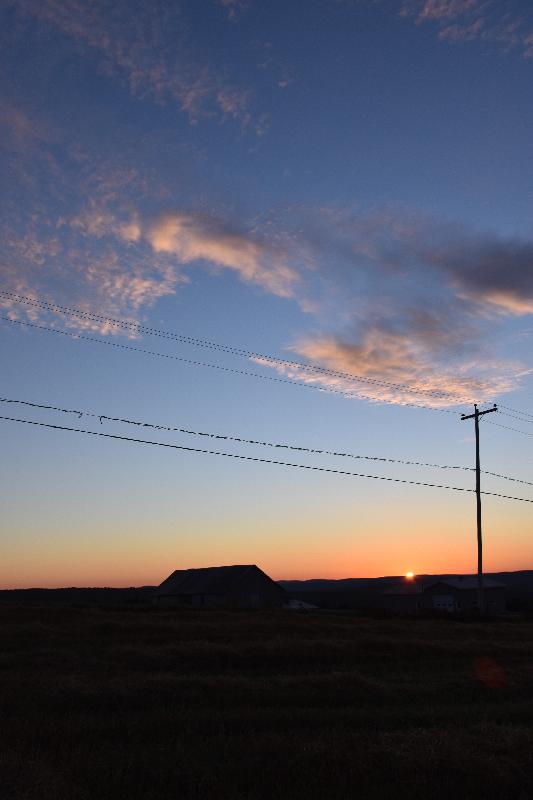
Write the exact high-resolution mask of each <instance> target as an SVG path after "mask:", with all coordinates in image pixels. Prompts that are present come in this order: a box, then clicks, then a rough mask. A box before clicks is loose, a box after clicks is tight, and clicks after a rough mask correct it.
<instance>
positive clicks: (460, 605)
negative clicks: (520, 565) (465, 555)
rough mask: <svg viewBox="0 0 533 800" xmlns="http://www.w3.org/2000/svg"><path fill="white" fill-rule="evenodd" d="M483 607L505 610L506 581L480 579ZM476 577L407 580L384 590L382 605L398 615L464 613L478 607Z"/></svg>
mask: <svg viewBox="0 0 533 800" xmlns="http://www.w3.org/2000/svg"><path fill="white" fill-rule="evenodd" d="M483 589H484V596H485V606H486V611H487V613H488V614H501V613H503V612H504V611H505V584H504V583H499V581H495V580H493V579H492V578H484V579H483ZM477 591H478V585H477V576H475V575H474V576H470V575H469V576H465V577H457V578H456V577H452V578H437V579H436V580H432V581H430V582H428V583H409V584H404V585H402V586H397V587H395V588H394V589H388V590H387V591H386V592H383V595H382V597H383V601H384V602H383V605H384V607H385V608H386V609H387V610H388V611H394V612H395V613H398V614H417V613H419V612H420V611H447V612H449V613H456V614H464V613H469V612H472V611H476V610H477V608H478V595H477Z"/></svg>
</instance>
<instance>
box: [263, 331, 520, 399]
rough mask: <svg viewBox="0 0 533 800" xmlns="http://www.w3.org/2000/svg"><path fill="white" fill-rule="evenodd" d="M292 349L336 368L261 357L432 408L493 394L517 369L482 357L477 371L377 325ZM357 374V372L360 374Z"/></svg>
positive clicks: (315, 379)
mask: <svg viewBox="0 0 533 800" xmlns="http://www.w3.org/2000/svg"><path fill="white" fill-rule="evenodd" d="M293 350H294V351H295V352H296V353H298V354H299V355H300V356H301V357H302V358H303V359H304V360H305V361H306V362H311V363H313V364H317V365H320V366H322V367H325V368H326V370H331V371H332V373H333V374H331V373H327V372H320V371H317V372H311V371H309V370H307V369H305V368H301V367H298V366H297V365H287V364H281V363H272V362H270V363H268V362H266V361H265V362H261V360H260V359H257V360H258V361H260V362H261V363H264V364H265V366H270V367H275V368H276V369H277V370H278V372H280V373H282V374H285V375H288V376H290V377H291V378H295V379H298V380H300V381H302V382H305V383H313V384H315V385H318V386H322V387H324V388H335V389H336V390H341V391H343V392H346V393H348V394H350V393H353V394H354V396H357V397H361V396H363V397H366V398H367V399H369V400H374V401H376V402H380V401H381V402H389V403H390V402H392V403H398V404H400V405H401V404H405V403H407V404H416V405H420V404H421V405H429V406H431V407H433V408H445V407H447V406H452V405H456V404H458V403H463V404H464V403H465V402H466V401H467V400H469V401H470V400H472V398H473V399H475V401H476V402H478V401H479V402H483V401H485V400H491V399H493V398H494V397H495V396H496V395H498V394H500V393H502V392H507V391H510V390H511V389H512V388H514V386H515V385H516V379H515V377H514V375H515V374H516V371H517V369H518V367H516V366H515V365H510V364H509V363H506V364H502V363H501V362H495V361H492V362H490V361H484V362H483V375H479V370H478V368H477V365H476V364H475V363H471V362H466V361H462V362H461V363H457V362H456V363H450V364H443V363H442V362H437V363H436V361H435V355H434V352H433V349H432V347H431V345H428V346H424V344H423V342H422V341H421V340H420V339H417V338H416V337H414V336H410V335H409V334H399V333H397V332H390V331H387V330H384V329H381V328H379V327H378V326H375V327H372V328H370V329H369V330H367V331H366V333H364V334H363V335H362V337H361V338H360V339H359V340H357V341H347V340H342V339H340V338H337V337H334V336H323V337H320V336H319V337H315V338H308V339H304V340H302V341H300V342H299V343H298V344H296V345H295V346H294V347H293ZM476 373H478V375H479V376H478V377H476ZM350 376H353V377H350ZM355 376H359V380H357V377H355ZM489 376H490V381H489V380H488V378H489Z"/></svg>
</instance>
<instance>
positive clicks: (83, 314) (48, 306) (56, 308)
mask: <svg viewBox="0 0 533 800" xmlns="http://www.w3.org/2000/svg"><path fill="white" fill-rule="evenodd" d="M0 295H2V296H4V297H7V298H9V299H10V300H12V301H14V302H18V303H23V304H25V305H29V306H31V307H34V308H41V309H43V310H47V311H52V312H54V313H58V314H66V315H70V316H74V317H79V318H80V319H85V320H89V321H95V322H99V323H104V324H107V325H112V326H113V327H118V328H122V329H124V330H128V331H134V332H136V333H144V334H146V335H148V336H158V337H162V338H165V339H170V340H173V341H178V342H180V343H183V344H190V345H194V346H196V347H205V348H209V349H213V350H218V351H222V352H224V353H229V354H231V355H236V356H240V357H245V358H252V359H259V360H261V361H266V362H268V363H269V364H273V365H280V366H285V367H292V368H297V369H302V370H305V371H310V372H314V373H320V374H322V375H327V376H331V377H337V378H342V379H345V380H351V381H357V382H362V383H369V384H372V385H375V386H379V387H383V388H389V389H394V390H397V391H409V392H410V393H414V394H420V395H424V396H427V397H435V398H438V399H440V400H446V399H449V400H450V402H464V403H470V402H473V400H472V399H471V398H468V397H454V396H453V395H452V394H451V393H450V392H447V391H443V390H438V389H422V388H420V387H415V386H408V385H407V384H402V383H394V382H390V381H385V380H381V379H379V378H371V377H369V376H366V375H357V374H355V373H350V372H343V371H340V370H334V369H331V368H330V367H323V366H320V365H318V364H309V363H304V362H301V361H292V360H289V359H284V358H278V357H277V356H270V355H265V354H263V353H257V352H255V351H252V350H247V349H245V348H240V347H234V346H232V345H226V344H221V343H219V342H212V341H209V340H207V339H200V338H197V337H194V336H187V335H185V334H179V333H174V332H169V331H162V330H159V329H157V328H151V327H148V326H146V325H142V324H140V323H138V322H131V321H128V320H121V319H115V318H113V317H105V316H103V315H100V314H95V313H94V312H91V311H83V310H82V309H77V308H71V307H68V306H62V305H59V304H56V303H49V302H47V301H46V300H38V299H35V298H31V297H26V296H24V295H19V294H15V293H14V292H8V291H5V290H0ZM479 388H480V389H488V388H489V386H488V384H487V383H486V382H480V383H479Z"/></svg>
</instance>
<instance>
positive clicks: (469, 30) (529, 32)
mask: <svg viewBox="0 0 533 800" xmlns="http://www.w3.org/2000/svg"><path fill="white" fill-rule="evenodd" d="M400 13H401V14H402V16H405V17H412V18H413V19H414V20H415V21H416V22H417V24H422V23H429V24H433V25H435V26H436V28H437V31H438V36H439V38H440V39H446V40H449V41H455V42H466V41H473V40H474V39H480V40H483V41H487V42H493V43H495V44H498V45H500V46H502V47H504V48H505V49H509V48H512V49H516V50H518V51H519V52H521V53H522V55H523V56H524V58H531V57H532V56H533V9H532V8H531V7H528V6H527V4H524V3H523V2H520V0H509V2H505V3H504V2H501V0H407V2H403V3H402V4H401V7H400Z"/></svg>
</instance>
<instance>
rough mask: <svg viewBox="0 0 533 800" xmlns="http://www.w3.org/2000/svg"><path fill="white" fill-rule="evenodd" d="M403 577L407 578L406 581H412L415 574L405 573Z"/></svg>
mask: <svg viewBox="0 0 533 800" xmlns="http://www.w3.org/2000/svg"><path fill="white" fill-rule="evenodd" d="M405 577H406V578H407V580H408V581H412V580H413V578H414V577H415V573H414V572H406V573H405Z"/></svg>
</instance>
